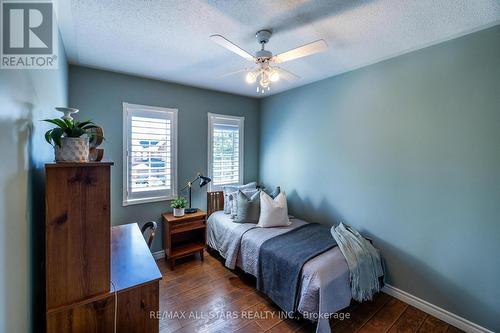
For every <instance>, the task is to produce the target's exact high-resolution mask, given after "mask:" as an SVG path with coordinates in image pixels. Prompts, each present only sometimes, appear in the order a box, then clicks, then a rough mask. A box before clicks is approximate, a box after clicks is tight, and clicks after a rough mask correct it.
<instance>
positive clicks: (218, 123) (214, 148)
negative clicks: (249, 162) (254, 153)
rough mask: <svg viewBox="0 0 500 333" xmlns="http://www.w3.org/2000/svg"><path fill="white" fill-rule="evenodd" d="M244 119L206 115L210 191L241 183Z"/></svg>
mask: <svg viewBox="0 0 500 333" xmlns="http://www.w3.org/2000/svg"><path fill="white" fill-rule="evenodd" d="M243 128H244V118H243V117H233V116H225V115H218V114H213V113H209V114H208V135H209V138H208V160H209V162H208V164H209V165H208V174H209V177H210V178H212V182H211V183H210V185H211V186H210V189H211V190H212V191H213V190H220V189H221V187H222V186H224V185H233V184H241V183H242V182H243Z"/></svg>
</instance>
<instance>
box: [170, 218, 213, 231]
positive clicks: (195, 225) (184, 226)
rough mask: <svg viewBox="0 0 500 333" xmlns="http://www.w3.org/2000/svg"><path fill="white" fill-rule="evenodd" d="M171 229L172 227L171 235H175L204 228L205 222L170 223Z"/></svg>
mask: <svg viewBox="0 0 500 333" xmlns="http://www.w3.org/2000/svg"><path fill="white" fill-rule="evenodd" d="M171 227H172V231H171V233H172V234H177V233H179V232H184V231H189V230H194V229H200V228H205V227H206V222H205V220H198V221H192V222H180V223H172V224H171Z"/></svg>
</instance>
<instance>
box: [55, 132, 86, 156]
mask: <svg viewBox="0 0 500 333" xmlns="http://www.w3.org/2000/svg"><path fill="white" fill-rule="evenodd" d="M55 157H56V162H88V161H89V138H88V137H86V136H81V137H79V138H67V137H64V138H61V147H59V146H57V145H56V146H55Z"/></svg>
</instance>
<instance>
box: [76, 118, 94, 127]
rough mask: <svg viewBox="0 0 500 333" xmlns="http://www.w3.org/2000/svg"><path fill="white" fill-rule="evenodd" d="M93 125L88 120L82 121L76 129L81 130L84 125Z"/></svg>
mask: <svg viewBox="0 0 500 333" xmlns="http://www.w3.org/2000/svg"><path fill="white" fill-rule="evenodd" d="M89 124H90V125H95V124H94V123H93V122H92V121H90V120H87V121H84V122H81V123H78V127H80V128H83V127H84V126H85V125H89Z"/></svg>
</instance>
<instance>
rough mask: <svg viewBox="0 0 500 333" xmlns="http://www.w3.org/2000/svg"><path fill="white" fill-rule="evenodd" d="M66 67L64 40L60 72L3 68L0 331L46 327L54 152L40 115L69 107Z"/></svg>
mask: <svg viewBox="0 0 500 333" xmlns="http://www.w3.org/2000/svg"><path fill="white" fill-rule="evenodd" d="M67 66H68V65H67V62H66V56H65V54H64V48H63V46H62V44H61V43H60V44H59V69H58V70H40V69H39V70H13V69H0V152H1V158H0V170H1V171H2V172H0V332H19V333H23V332H28V331H34V332H35V329H34V327H40V325H42V326H43V314H44V300H43V290H44V288H45V285H44V279H43V272H42V260H43V253H44V245H43V239H44V233H43V225H44V223H45V221H44V173H43V167H44V163H45V162H48V161H52V160H53V159H54V153H53V150H52V148H51V146H49V145H48V144H47V143H46V142H45V139H44V136H43V134H44V132H45V131H46V130H47V129H49V128H50V126H49V125H46V124H44V123H42V122H40V119H44V118H55V117H59V116H60V115H61V114H60V113H59V112H56V111H55V110H54V107H55V106H66V104H67V72H68V71H67ZM38 331H39V330H38Z"/></svg>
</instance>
